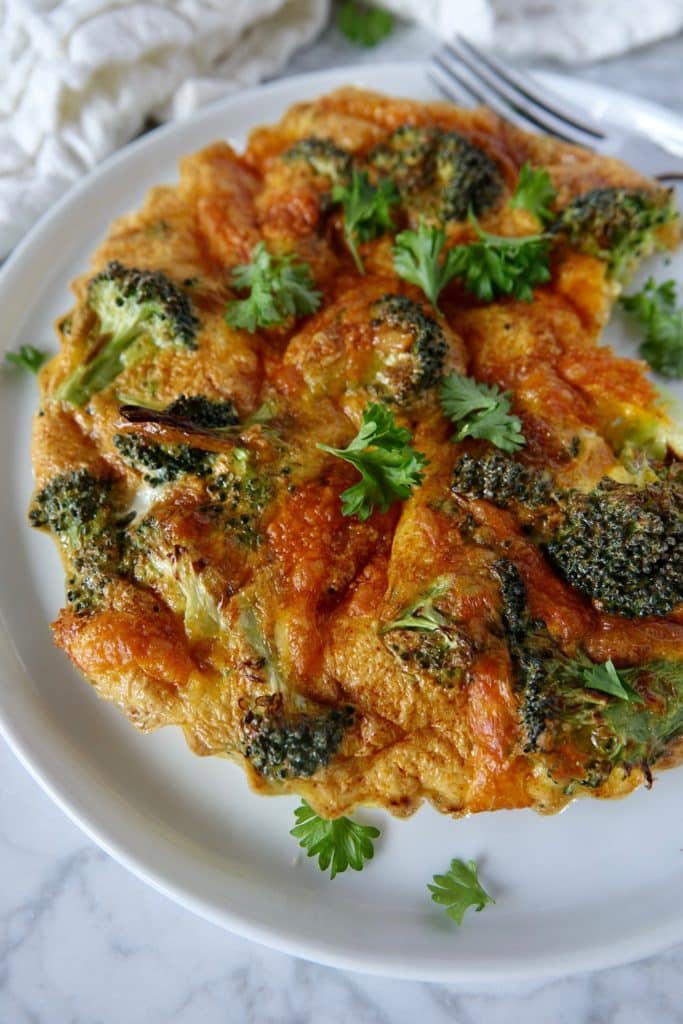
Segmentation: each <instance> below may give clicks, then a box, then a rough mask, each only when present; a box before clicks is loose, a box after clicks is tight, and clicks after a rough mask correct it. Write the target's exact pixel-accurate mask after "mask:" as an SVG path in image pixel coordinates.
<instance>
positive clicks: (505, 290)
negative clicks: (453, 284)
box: [448, 211, 551, 302]
mask: <svg viewBox="0 0 683 1024" xmlns="http://www.w3.org/2000/svg"><path fill="white" fill-rule="evenodd" d="M469 220H470V223H471V225H472V227H473V228H474V230H475V231H476V233H477V239H478V240H477V241H476V242H470V243H469V244H468V245H456V246H455V247H454V248H453V249H451V250H450V252H449V254H448V257H449V261H450V262H449V266H450V270H451V271H452V272H453V276H455V277H461V278H462V280H463V284H464V285H465V288H467V290H468V291H469V292H472V294H473V295H476V296H477V298H478V299H483V300H484V302H491V300H492V299H494V298H495V297H496V295H514V297H515V298H516V299H522V300H523V301H524V302H531V301H532V299H533V297H534V296H533V289H534V288H535V287H536V285H538V284H543V283H544V282H545V281H549V280H550V259H549V254H550V243H551V238H550V236H549V235H546V234H539V235H522V236H520V237H517V238H515V237H505V236H503V235H492V234H489V232H488V231H483V230H482V228H481V227H480V226H479V222H478V221H477V218H476V217H475V216H474V214H473V213H472V212H471V211H470V215H469Z"/></svg>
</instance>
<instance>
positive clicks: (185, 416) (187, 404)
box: [164, 395, 240, 430]
mask: <svg viewBox="0 0 683 1024" xmlns="http://www.w3.org/2000/svg"><path fill="white" fill-rule="evenodd" d="M164 412H165V413H167V414H168V415H170V416H177V418H178V419H179V420H185V421H187V422H188V423H192V424H193V425H194V426H197V427H205V428H206V429H207V430H217V429H220V428H221V427H234V426H236V425H237V424H238V423H239V421H240V418H239V416H238V415H237V410H236V409H235V405H234V403H233V402H232V400H231V399H229V398H227V399H225V400H218V401H214V400H212V399H210V398H206V397H205V396H204V395H180V396H179V397H178V398H176V399H175V401H173V402H171V404H170V405H168V406H166V408H165V409H164Z"/></svg>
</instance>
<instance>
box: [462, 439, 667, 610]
mask: <svg viewBox="0 0 683 1024" xmlns="http://www.w3.org/2000/svg"><path fill="white" fill-rule="evenodd" d="M453 491H454V493H456V494H466V495H467V496H468V497H473V498H484V499H486V500H487V501H490V502H492V504H494V505H498V506H499V507H500V508H511V509H512V510H513V511H514V513H515V515H516V516H517V517H518V519H520V521H522V522H523V523H524V524H525V525H527V526H528V527H529V528H530V530H531V533H532V536H533V538H534V539H535V540H536V541H537V542H538V543H539V544H540V545H541V547H542V549H543V550H544V551H545V553H546V554H547V555H548V557H549V558H550V560H551V561H552V563H553V564H554V566H555V567H556V568H557V569H558V571H559V572H560V573H561V574H562V576H563V577H564V578H565V579H566V580H567V582H569V583H570V584H571V585H572V586H574V587H576V588H577V589H578V590H580V591H581V592H582V593H583V594H585V595H586V596H587V597H589V598H591V600H593V601H594V602H595V603H596V604H597V605H598V607H600V608H603V609H605V610H606V611H609V612H615V613H616V614H618V615H625V616H628V617H630V618H635V617H640V616H643V615H666V614H667V613H668V612H670V611H671V610H672V608H674V607H675V606H676V605H678V604H679V603H680V602H681V601H683V484H682V483H681V481H680V478H679V477H677V475H676V474H675V473H674V472H673V471H663V472H662V473H660V475H659V476H658V477H657V478H656V479H655V481H654V482H648V483H644V484H643V485H642V486H637V485H636V484H630V483H629V484H626V483H617V482H615V481H613V480H610V479H609V478H605V479H603V480H601V481H600V483H599V484H598V485H597V486H596V487H595V488H594V489H593V490H592V491H590V492H589V493H584V492H582V491H576V490H562V489H560V488H556V487H554V486H553V484H552V481H551V480H550V478H549V477H548V476H547V474H545V473H544V472H542V471H539V470H534V469H531V468H528V467H524V466H522V465H520V464H518V463H516V462H514V461H513V460H512V459H508V458H506V457H505V456H504V455H502V454H501V453H499V452H497V453H495V454H493V455H490V456H487V457H484V458H482V459H475V458H473V457H472V456H470V455H465V456H463V458H461V459H460V461H459V462H458V463H457V464H456V467H455V470H454V479H453Z"/></svg>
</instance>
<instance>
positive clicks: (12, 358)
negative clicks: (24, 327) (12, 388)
mask: <svg viewBox="0 0 683 1024" xmlns="http://www.w3.org/2000/svg"><path fill="white" fill-rule="evenodd" d="M46 359H47V353H46V352H41V351H40V349H39V348H34V346H33V345H22V346H21V348H20V349H19V351H18V352H7V353H6V355H5V362H6V363H7V364H9V365H10V366H16V367H18V368H19V369H22V370H28V371H29V373H38V370H39V369H40V368H41V366H42V365H43V363H44V362H45V360H46Z"/></svg>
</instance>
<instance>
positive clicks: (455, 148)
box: [368, 125, 503, 222]
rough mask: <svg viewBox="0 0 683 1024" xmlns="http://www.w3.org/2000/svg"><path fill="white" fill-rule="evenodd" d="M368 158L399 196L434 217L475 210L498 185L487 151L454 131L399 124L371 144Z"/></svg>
mask: <svg viewBox="0 0 683 1024" xmlns="http://www.w3.org/2000/svg"><path fill="white" fill-rule="evenodd" d="M368 160H369V163H370V165H371V166H372V167H374V168H375V169H376V170H377V171H379V172H380V173H381V174H383V175H387V176H388V177H390V178H392V179H393V181H394V182H395V184H396V187H397V188H398V190H399V192H400V194H401V197H402V199H403V202H404V203H405V204H406V205H407V206H410V207H414V208H415V209H416V210H417V212H419V213H420V214H423V215H424V216H426V217H427V218H429V219H434V220H436V221H439V222H444V221H449V220H464V219H465V218H466V217H467V214H468V211H469V210H470V209H471V210H472V211H473V212H474V213H475V214H476V215H477V216H479V215H480V214H482V213H485V212H486V211H487V210H490V209H491V208H492V207H493V206H495V204H496V203H497V202H498V199H499V198H500V195H501V193H502V190H503V183H502V179H501V176H500V172H499V170H498V168H497V167H496V164H495V163H494V162H493V160H492V159H491V157H490V156H489V155H488V154H487V153H485V152H484V150H483V149H479V147H478V146H475V145H473V144H472V143H471V142H469V141H468V140H467V139H466V138H464V137H463V136H462V135H459V134H458V133H457V132H445V131H443V130H442V129H440V128H436V127H433V126H414V125H404V126H402V127H401V128H397V129H396V131H394V132H392V134H391V135H390V136H389V138H388V139H387V140H386V141H385V142H383V143H380V145H378V146H376V147H375V149H373V150H372V152H371V153H370V155H369V157H368Z"/></svg>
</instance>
